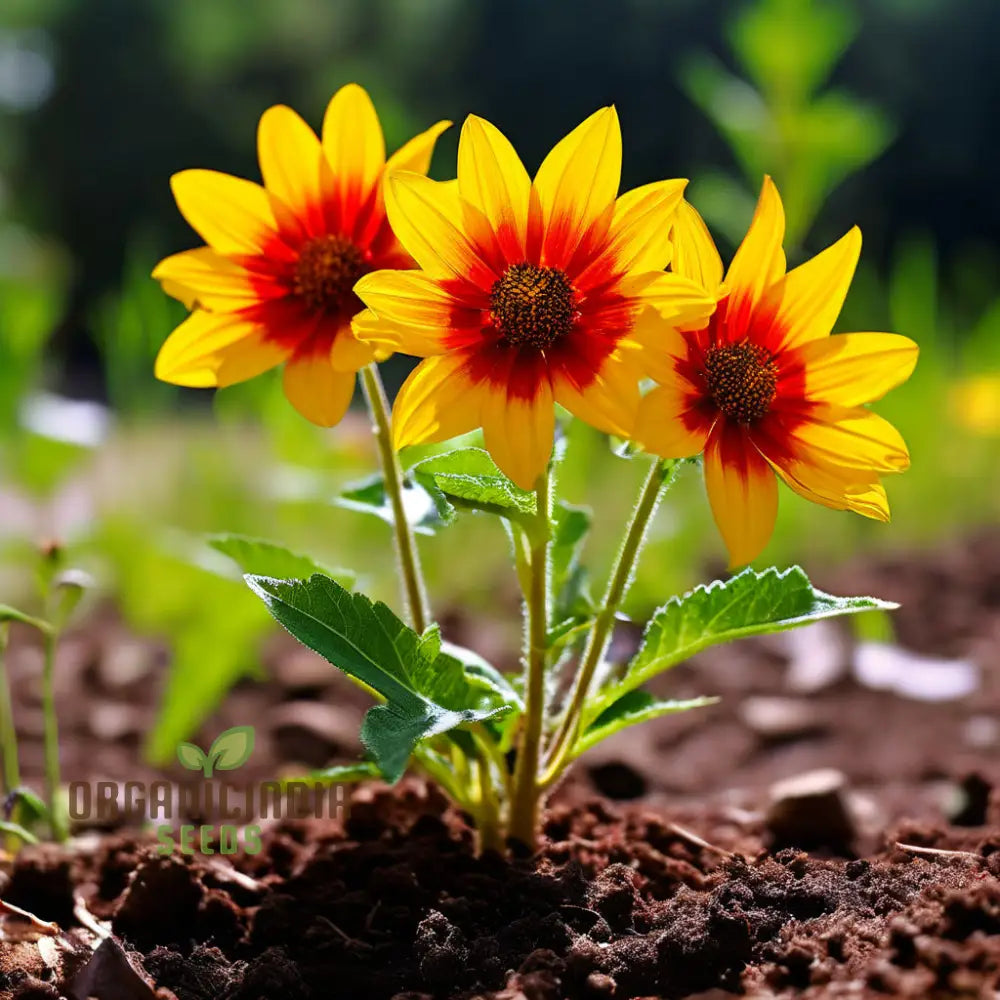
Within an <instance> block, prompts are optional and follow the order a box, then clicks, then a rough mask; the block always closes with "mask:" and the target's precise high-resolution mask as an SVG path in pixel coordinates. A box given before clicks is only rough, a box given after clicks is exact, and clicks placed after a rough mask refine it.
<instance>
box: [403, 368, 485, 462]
mask: <svg viewBox="0 0 1000 1000" xmlns="http://www.w3.org/2000/svg"><path fill="white" fill-rule="evenodd" d="M471 360H472V359H471V357H470V355H469V354H468V353H467V352H462V351H453V352H451V353H450V354H445V355H441V356H439V357H434V358H428V359H427V360H426V361H423V362H421V363H420V364H419V365H417V367H416V368H415V369H414V370H413V371H412V372H411V373H410V376H409V378H407V380H406V381H405V382H404V383H403V385H402V387H401V388H400V390H399V392H398V393H397V395H396V401H395V403H393V407H392V443H393V447H394V448H396V449H397V450H399V449H401V448H406V447H408V446H409V445H411V444H425V443H432V442H437V441H447V440H448V439H449V438H453V437H458V435H459V434H465V433H467V432H468V431H471V430H474V429H475V428H476V427H479V426H480V424H481V420H482V417H481V412H482V406H483V403H484V401H485V399H486V395H487V388H486V383H485V382H477V381H475V380H473V379H472V378H470V375H469V369H470V362H471Z"/></svg>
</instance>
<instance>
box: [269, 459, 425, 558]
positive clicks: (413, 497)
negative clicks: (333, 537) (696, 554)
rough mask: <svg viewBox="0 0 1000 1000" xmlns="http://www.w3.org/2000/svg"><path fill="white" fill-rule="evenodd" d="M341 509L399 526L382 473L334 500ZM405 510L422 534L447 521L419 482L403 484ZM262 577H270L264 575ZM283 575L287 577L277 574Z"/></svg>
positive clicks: (365, 480) (414, 526) (353, 486)
mask: <svg viewBox="0 0 1000 1000" xmlns="http://www.w3.org/2000/svg"><path fill="white" fill-rule="evenodd" d="M334 503H335V504H336V505H337V506H338V507H343V508H345V509H346V510H356V511H358V512H359V513H362V514H371V515H372V516H374V517H377V518H378V519H379V520H381V521H385V522H386V524H394V523H395V520H396V518H395V515H394V514H393V510H392V503H391V502H390V500H389V495H388V494H387V493H386V491H385V479H384V477H383V476H382V475H381V474H376V475H374V476H370V477H369V478H368V479H364V480H362V481H361V482H359V483H355V484H354V485H352V486H349V487H348V488H347V489H346V490H344V492H343V493H341V494H340V496H339V497H337V499H336V500H335V501H334ZM403 509H404V510H405V511H406V518H407V520H408V521H409V522H410V526H411V527H412V528H413V530H414V531H416V532H417V533H418V534H421V535H433V534H434V533H435V531H437V530H438V529H439V528H441V527H442V526H443V523H444V522H443V521H442V519H441V516H440V514H439V511H438V509H437V505H436V503H435V501H434V499H433V498H432V497H431V496H430V495H429V494H428V492H427V490H426V489H424V487H423V486H421V485H420V484H419V483H414V482H411V481H409V480H407V481H406V482H404V484H403ZM261 575H262V576H267V575H268V574H266V573H263V574H261ZM275 575H277V576H282V575H283V574H275Z"/></svg>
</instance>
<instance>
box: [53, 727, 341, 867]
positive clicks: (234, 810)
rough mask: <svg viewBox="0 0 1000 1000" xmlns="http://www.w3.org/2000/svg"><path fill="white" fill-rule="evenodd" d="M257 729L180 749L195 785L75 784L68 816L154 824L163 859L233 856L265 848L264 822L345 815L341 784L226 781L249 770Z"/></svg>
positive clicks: (83, 820)
mask: <svg viewBox="0 0 1000 1000" xmlns="http://www.w3.org/2000/svg"><path fill="white" fill-rule="evenodd" d="M254 743H255V739H254V727H253V726H233V727H232V728H231V729H227V730H225V732H222V733H220V734H219V735H218V736H217V737H216V738H215V739H214V740H213V741H212V744H211V746H209V748H208V750H203V749H202V748H201V747H200V746H198V745H197V744H196V743H190V742H182V743H179V744H178V745H177V760H178V761H179V762H180V764H181V766H182V767H183V768H185V770H187V771H195V772H199V773H198V777H197V778H194V777H192V778H191V780H188V781H181V782H174V781H168V780H167V779H161V780H157V781H152V782H149V783H146V782H141V781H126V782H117V781H98V782H96V783H94V784H93V785H92V784H90V783H89V782H85V781H74V782H71V783H70V786H69V812H70V817H71V818H72V819H73V820H74V821H75V822H78V823H86V822H92V823H93V822H97V823H99V824H102V825H109V824H110V825H115V826H121V825H130V826H138V825H142V826H151V827H152V829H153V831H154V832H155V834H156V839H157V841H158V844H159V847H158V850H159V852H160V854H164V855H166V854H172V853H174V852H180V853H181V854H194V853H200V854H235V853H237V851H239V850H240V849H242V850H243V851H244V852H245V853H247V854H257V853H259V852H260V850H261V849H262V840H261V826H260V824H261V822H263V821H267V820H283V819H292V820H294V819H308V818H323V817H328V818H331V819H332V818H335V817H344V816H346V810H347V802H346V795H345V792H344V786H343V785H336V784H324V783H322V782H319V781H307V780H300V779H291V778H290V779H284V780H281V781H276V780H270V781H261V782H257V783H253V782H249V783H244V784H237V783H236V782H234V781H230V780H227V779H224V778H221V777H220V774H221V773H222V772H233V771H236V770H238V769H239V768H241V767H243V765H244V764H246V763H247V761H248V760H249V759H250V757H251V755H252V754H253V751H254Z"/></svg>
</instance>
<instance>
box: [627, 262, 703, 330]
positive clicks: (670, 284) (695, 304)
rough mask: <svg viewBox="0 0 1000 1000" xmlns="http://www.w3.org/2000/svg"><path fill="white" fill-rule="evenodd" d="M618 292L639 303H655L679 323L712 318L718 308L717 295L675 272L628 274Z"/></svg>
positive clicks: (665, 314)
mask: <svg viewBox="0 0 1000 1000" xmlns="http://www.w3.org/2000/svg"><path fill="white" fill-rule="evenodd" d="M618 292H619V294H620V295H622V296H623V297H625V298H631V299H634V300H635V302H636V304H637V305H640V306H652V307H653V308H654V309H655V310H656V311H657V312H658V313H659V314H660V316H662V317H663V318H664V319H667V320H670V321H671V322H672V323H673V324H674V325H675V326H684V325H687V324H689V323H693V322H696V321H699V320H705V319H708V317H709V316H711V315H712V313H713V312H715V297H714V296H712V295H710V294H709V293H708V292H707V291H706V290H705V289H704V288H703V287H702V286H701V285H699V284H696V283H695V282H693V281H692V280H691V279H690V278H685V277H684V276H683V275H680V274H673V273H672V272H663V271H647V272H645V273H642V274H629V275H626V276H625V277H624V278H622V279H621V280H620V281H619V282H618Z"/></svg>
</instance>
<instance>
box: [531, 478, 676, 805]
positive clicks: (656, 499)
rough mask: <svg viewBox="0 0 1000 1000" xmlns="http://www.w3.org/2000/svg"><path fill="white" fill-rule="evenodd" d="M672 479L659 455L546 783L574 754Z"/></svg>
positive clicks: (618, 563)
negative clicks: (650, 529)
mask: <svg viewBox="0 0 1000 1000" xmlns="http://www.w3.org/2000/svg"><path fill="white" fill-rule="evenodd" d="M674 468H676V465H673V466H671V467H670V471H671V472H672V471H673V469H674ZM672 480H673V477H672V475H670V474H669V472H668V473H666V474H665V470H664V465H663V463H662V462H661V461H660V460H659V459H657V460H656V461H655V462H654V463H653V466H652V468H651V469H650V470H649V475H648V476H647V477H646V482H645V484H644V485H643V487H642V491H641V492H640V494H639V499H638V501H637V502H636V505H635V510H634V511H633V512H632V518H631V520H630V521H629V524H628V529H627V531H626V533H625V539H624V541H623V542H622V547H621V549H620V550H619V552H618V559H617V561H616V563H615V566H614V569H613V570H612V573H611V578H610V579H609V580H608V587H607V590H606V591H605V593H604V600H603V601H602V602H601V609H600V611H599V612H598V613H597V616H596V618H595V619H594V626H593V628H592V629H591V630H590V635H588V636H587V645H586V647H585V648H584V651H583V657H582V658H581V660H580V668H579V670H578V672H577V675H576V679H575V681H574V684H573V689H572V692H571V694H570V697H569V701H568V703H567V707H566V712H565V714H564V715H563V719H562V722H561V724H560V726H559V729H558V731H557V733H556V736H555V738H554V739H553V741H552V745H551V748H550V750H549V756H548V762H547V764H546V767H545V773H544V775H543V776H542V784H543V786H545V787H548V786H549V785H551V784H552V782H554V781H555V780H556V779H557V778H558V777H559V775H560V774H561V773H562V770H563V768H564V767H565V765H566V764H567V762H568V760H569V758H570V755H571V754H572V751H573V745H574V744H575V743H576V738H577V735H578V733H579V729H580V722H581V719H582V718H583V712H584V708H585V707H586V704H587V696H588V695H589V693H590V685H591V683H592V682H593V680H594V676H595V674H596V673H597V670H598V668H599V667H600V665H601V663H602V662H603V660H604V656H605V654H606V653H607V649H608V644H609V643H610V642H611V635H612V632H613V631H614V627H615V620H616V618H617V616H618V612H619V610H620V609H621V605H622V601H623V600H624V599H625V595H626V594H627V593H628V588H629V587H630V586H631V584H632V578H633V575H634V573H635V567H636V563H637V562H638V559H639V553H640V552H641V551H642V546H643V542H644V541H645V539H646V530H647V528H648V527H649V522H650V521H651V520H652V518H653V515H654V514H655V513H656V508H657V507H658V506H659V503H660V499H661V498H662V496H663V494H664V493H665V492H666V489H667V487H668V486H669V485H670V483H671V482H672Z"/></svg>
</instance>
